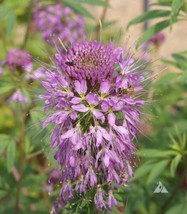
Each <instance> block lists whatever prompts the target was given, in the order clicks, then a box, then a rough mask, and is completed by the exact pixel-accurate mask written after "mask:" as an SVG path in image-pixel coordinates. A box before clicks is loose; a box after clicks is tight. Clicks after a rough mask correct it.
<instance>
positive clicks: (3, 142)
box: [0, 134, 11, 152]
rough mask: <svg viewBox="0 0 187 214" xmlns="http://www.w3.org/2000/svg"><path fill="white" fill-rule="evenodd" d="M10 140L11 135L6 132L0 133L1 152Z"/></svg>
mask: <svg viewBox="0 0 187 214" xmlns="http://www.w3.org/2000/svg"><path fill="white" fill-rule="evenodd" d="M10 141H11V138H10V136H8V135H6V134H0V152H2V151H4V149H5V148H6V147H7V145H8V143H9V142H10Z"/></svg>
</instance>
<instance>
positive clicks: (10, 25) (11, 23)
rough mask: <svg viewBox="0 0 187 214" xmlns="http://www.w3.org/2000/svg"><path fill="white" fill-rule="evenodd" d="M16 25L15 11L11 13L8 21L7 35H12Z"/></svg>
mask: <svg viewBox="0 0 187 214" xmlns="http://www.w3.org/2000/svg"><path fill="white" fill-rule="evenodd" d="M15 24H16V13H15V12H14V11H12V12H10V13H9V16H8V17H7V20H6V33H7V35H10V34H11V33H12V31H13V29H14V26H15Z"/></svg>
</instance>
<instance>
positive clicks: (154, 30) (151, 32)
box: [136, 20, 170, 48]
mask: <svg viewBox="0 0 187 214" xmlns="http://www.w3.org/2000/svg"><path fill="white" fill-rule="evenodd" d="M169 24H170V21H169V20H165V21H162V22H159V23H157V24H155V25H153V26H151V27H150V28H148V29H147V30H146V31H145V32H144V33H143V35H142V36H141V37H140V38H139V39H138V41H137V45H136V48H138V47H139V46H140V45H141V44H143V43H144V42H146V41H148V40H149V39H150V38H152V37H153V36H154V35H155V34H157V33H158V32H160V31H162V30H163V29H165V28H167V27H168V26H169Z"/></svg>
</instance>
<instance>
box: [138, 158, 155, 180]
mask: <svg viewBox="0 0 187 214" xmlns="http://www.w3.org/2000/svg"><path fill="white" fill-rule="evenodd" d="M154 163H155V162H153V161H152V160H151V161H147V162H145V163H144V164H142V165H141V166H140V167H138V168H137V169H136V170H135V175H134V179H138V178H140V177H142V176H144V175H145V174H147V173H148V172H149V171H150V170H151V169H152V166H153V165H154Z"/></svg>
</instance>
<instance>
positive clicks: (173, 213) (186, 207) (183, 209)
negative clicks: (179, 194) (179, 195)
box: [166, 202, 187, 214]
mask: <svg viewBox="0 0 187 214" xmlns="http://www.w3.org/2000/svg"><path fill="white" fill-rule="evenodd" d="M177 213H178V214H186V213H187V203H186V202H183V203H179V204H178V203H177V205H176V206H173V207H171V208H170V209H169V210H168V211H167V212H166V214H177Z"/></svg>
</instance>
